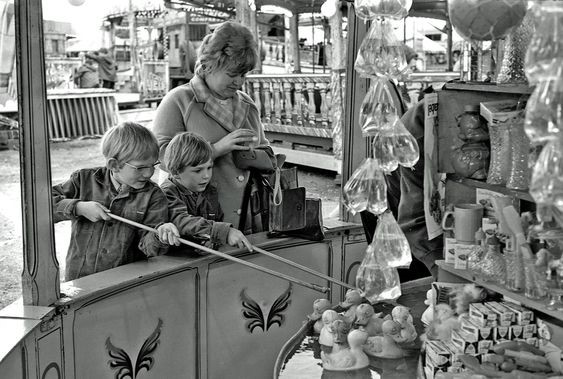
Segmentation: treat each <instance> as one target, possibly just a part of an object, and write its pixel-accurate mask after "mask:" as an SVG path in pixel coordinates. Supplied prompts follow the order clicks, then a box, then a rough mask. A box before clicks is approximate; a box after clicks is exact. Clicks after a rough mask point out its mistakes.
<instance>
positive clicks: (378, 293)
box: [356, 245, 401, 304]
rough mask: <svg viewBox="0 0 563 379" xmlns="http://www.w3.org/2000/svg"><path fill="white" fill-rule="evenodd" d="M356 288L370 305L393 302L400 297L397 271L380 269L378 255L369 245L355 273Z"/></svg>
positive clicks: (394, 269)
mask: <svg viewBox="0 0 563 379" xmlns="http://www.w3.org/2000/svg"><path fill="white" fill-rule="evenodd" d="M356 287H358V288H359V289H360V291H362V296H363V297H364V298H366V299H367V300H368V301H369V302H370V303H372V304H375V303H377V302H380V301H384V300H394V299H397V298H398V297H399V296H401V282H400V279H399V273H398V271H397V269H396V268H395V267H388V268H385V267H382V266H381V264H380V262H379V253H378V252H376V251H375V249H374V248H373V247H372V246H371V245H370V246H368V248H367V249H366V254H365V256H364V259H363V260H362V263H361V264H360V267H359V268H358V272H357V273H356Z"/></svg>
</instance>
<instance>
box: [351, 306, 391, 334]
mask: <svg viewBox="0 0 563 379" xmlns="http://www.w3.org/2000/svg"><path fill="white" fill-rule="evenodd" d="M382 315H383V313H381V312H380V313H377V314H376V313H375V312H374V310H373V307H372V306H371V305H370V304H360V305H358V306H357V307H356V322H355V324H356V325H357V326H358V327H359V329H361V330H365V331H366V333H367V334H368V336H369V337H373V336H380V335H381V334H382V332H381V325H382V324H383V321H385V319H383V318H381V316H382Z"/></svg>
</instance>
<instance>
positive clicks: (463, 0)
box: [448, 0, 528, 41]
mask: <svg viewBox="0 0 563 379" xmlns="http://www.w3.org/2000/svg"><path fill="white" fill-rule="evenodd" d="M527 6H528V4H527V1H526V0H448V14H449V18H450V21H451V23H452V25H453V27H454V28H455V30H456V32H458V33H459V35H461V36H462V37H463V38H465V39H466V40H468V41H491V40H494V39H499V38H503V37H504V36H506V35H507V34H508V33H509V32H510V31H511V30H512V28H514V27H516V26H517V25H518V24H520V22H521V21H522V19H523V18H524V15H525V14H526V8H527Z"/></svg>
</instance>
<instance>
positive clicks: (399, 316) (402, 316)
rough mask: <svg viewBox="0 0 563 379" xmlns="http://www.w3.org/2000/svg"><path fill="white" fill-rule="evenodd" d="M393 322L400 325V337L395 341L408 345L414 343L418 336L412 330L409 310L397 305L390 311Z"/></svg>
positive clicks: (414, 330)
mask: <svg viewBox="0 0 563 379" xmlns="http://www.w3.org/2000/svg"><path fill="white" fill-rule="evenodd" d="M391 316H393V321H395V322H397V323H399V325H401V332H400V337H399V338H398V339H396V341H397V342H399V343H402V344H410V343H412V342H414V340H415V339H416V337H417V336H418V334H417V333H416V329H415V328H414V324H413V319H412V316H411V313H410V312H409V309H408V308H407V307H405V306H402V305H397V306H396V307H395V308H393V310H392V311H391Z"/></svg>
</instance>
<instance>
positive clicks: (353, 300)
mask: <svg viewBox="0 0 563 379" xmlns="http://www.w3.org/2000/svg"><path fill="white" fill-rule="evenodd" d="M361 302H362V295H361V293H360V290H348V291H347V292H346V297H345V298H344V301H343V302H341V303H340V306H341V307H342V308H344V309H345V310H346V311H345V312H344V313H343V314H342V318H343V320H344V321H346V322H347V323H348V325H351V324H353V323H354V319H355V318H356V307H357V306H358V305H360V304H361Z"/></svg>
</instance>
